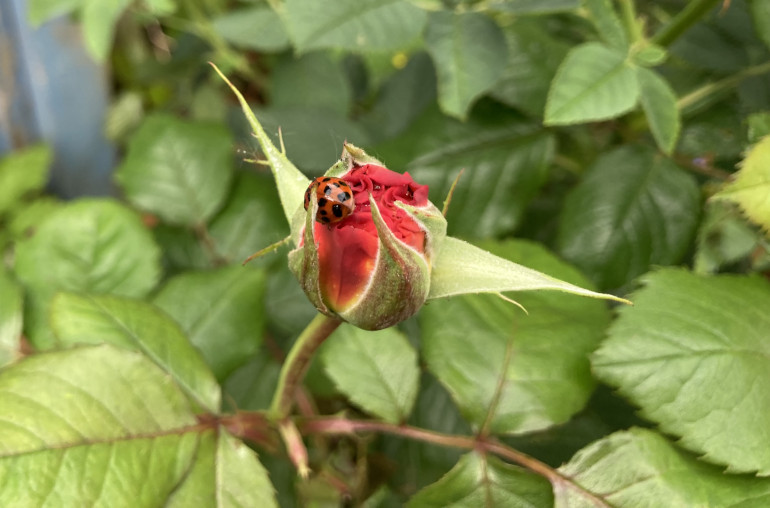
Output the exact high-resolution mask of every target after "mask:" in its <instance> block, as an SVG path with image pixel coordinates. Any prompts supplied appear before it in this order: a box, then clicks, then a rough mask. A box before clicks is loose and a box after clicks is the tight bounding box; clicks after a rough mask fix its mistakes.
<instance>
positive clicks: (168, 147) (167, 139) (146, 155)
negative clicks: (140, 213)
mask: <svg viewBox="0 0 770 508" xmlns="http://www.w3.org/2000/svg"><path fill="white" fill-rule="evenodd" d="M232 149H233V148H232V140H231V139H230V134H229V133H228V131H227V130H225V129H224V128H223V127H221V126H219V125H216V124H209V123H193V122H187V121H183V120H179V119H177V118H174V117H171V116H166V115H160V114H157V115H153V116H149V117H147V118H146V119H145V121H144V122H143V123H142V125H141V127H139V130H137V131H136V133H135V134H134V135H133V137H132V138H131V141H130V142H129V144H128V153H127V154H126V158H125V160H124V161H123V164H122V165H121V166H120V168H119V169H118V171H117V173H116V175H115V176H116V179H117V180H118V182H119V183H120V184H121V186H122V187H123V190H124V191H125V193H126V198H127V199H128V200H129V201H130V202H131V203H132V204H133V205H135V206H136V207H137V208H140V209H141V210H144V211H146V212H150V213H153V214H156V215H158V216H159V217H160V218H161V219H162V220H163V221H165V222H168V223H170V224H179V225H185V226H194V225H197V224H201V223H204V222H206V221H207V220H208V219H210V218H211V217H212V216H213V215H214V214H215V213H216V212H217V210H219V208H220V207H221V206H222V204H223V202H224V200H225V198H226V196H227V191H228V189H229V187H230V181H231V180H232V174H233V168H232V161H231V159H232Z"/></svg>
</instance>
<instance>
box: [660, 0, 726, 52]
mask: <svg viewBox="0 0 770 508" xmlns="http://www.w3.org/2000/svg"><path fill="white" fill-rule="evenodd" d="M720 1H721V0H692V1H690V2H689V3H688V4H687V6H686V7H685V8H684V9H682V11H681V12H679V14H677V15H676V16H674V18H673V19H672V20H671V22H669V23H668V24H666V25H665V26H664V27H663V28H661V29H660V31H658V33H656V34H655V35H654V36H653V37H652V38H651V39H650V42H652V43H653V44H657V45H658V46H663V47H667V46H669V45H670V44H671V43H672V42H674V41H675V40H676V39H677V38H679V36H680V35H682V34H683V33H684V32H686V31H687V29H689V28H690V27H691V26H692V25H694V24H695V23H696V22H697V21H698V20H699V19H700V18H701V17H703V15H705V14H706V13H707V12H708V11H710V10H711V9H713V8H714V6H716V5H717V4H718V3H719V2H720Z"/></svg>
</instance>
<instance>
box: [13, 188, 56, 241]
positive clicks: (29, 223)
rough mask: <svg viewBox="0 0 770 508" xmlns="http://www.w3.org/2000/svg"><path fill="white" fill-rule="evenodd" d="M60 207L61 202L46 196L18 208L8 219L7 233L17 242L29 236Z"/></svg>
mask: <svg viewBox="0 0 770 508" xmlns="http://www.w3.org/2000/svg"><path fill="white" fill-rule="evenodd" d="M61 207H62V202H61V201H58V200H57V199H54V198H52V197H48V196H46V197H39V198H37V199H34V200H33V201H30V202H29V203H25V204H23V205H21V206H18V207H16V208H15V209H14V211H13V214H12V215H11V217H10V221H9V223H8V231H10V233H11V236H12V237H13V238H14V239H17V240H18V239H21V238H24V237H28V236H31V235H32V234H33V233H34V232H35V230H36V229H37V227H38V226H39V225H40V224H42V223H43V221H44V220H45V219H46V218H48V216H50V215H51V214H53V213H54V212H55V211H56V210H58V209H59V208H61Z"/></svg>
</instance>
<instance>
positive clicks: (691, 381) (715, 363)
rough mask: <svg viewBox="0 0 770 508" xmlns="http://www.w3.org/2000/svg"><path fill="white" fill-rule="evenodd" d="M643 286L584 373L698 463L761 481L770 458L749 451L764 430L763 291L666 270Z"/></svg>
mask: <svg viewBox="0 0 770 508" xmlns="http://www.w3.org/2000/svg"><path fill="white" fill-rule="evenodd" d="M643 282H644V284H645V287H644V288H643V289H642V290H640V291H638V292H637V293H636V294H635V295H634V304H635V305H634V307H628V308H624V309H621V314H620V318H619V319H618V320H617V321H616V322H615V324H614V325H613V326H612V328H611V329H610V338H609V339H608V340H607V341H606V342H605V343H604V344H603V345H602V347H601V348H600V349H599V350H598V351H597V352H596V353H595V354H594V357H593V361H592V364H593V368H594V371H595V372H596V373H597V375H598V376H599V377H600V378H601V379H602V380H603V381H605V382H606V383H608V384H610V385H612V386H615V387H618V388H619V390H620V393H621V394H622V395H624V396H626V397H628V398H629V399H630V400H631V401H632V402H633V403H634V404H636V405H638V406H640V407H641V413H642V415H643V416H644V417H645V418H647V419H650V420H652V421H654V422H656V423H657V424H658V425H659V426H660V428H661V429H662V430H663V431H664V432H666V433H668V434H671V435H674V436H677V437H678V438H679V439H678V441H677V443H678V444H680V445H682V446H684V447H686V448H688V449H690V450H692V451H694V452H695V453H697V454H698V455H703V458H704V459H705V460H708V461H711V462H715V463H718V464H724V465H726V466H728V469H729V470H730V471H732V472H754V471H758V472H759V473H760V474H762V475H768V474H770V449H768V448H767V447H764V446H757V443H760V442H763V440H764V439H765V435H766V432H767V428H768V426H770V414H768V412H767V411H765V409H764V408H766V407H768V405H770V393H768V391H767V390H765V389H764V388H763V387H764V386H766V385H767V384H768V383H770V361H768V357H769V356H768V340H767V339H768V330H770V314H768V313H767V309H768V308H770V284H768V282H767V281H766V280H764V279H762V278H759V277H746V276H712V277H700V276H697V275H693V274H691V273H688V272H686V271H684V270H673V269H668V270H661V271H658V272H654V273H652V274H649V275H646V276H645V277H644V278H643ZM723 429H729V432H725V431H724V430H723Z"/></svg>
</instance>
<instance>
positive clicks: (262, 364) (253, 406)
mask: <svg viewBox="0 0 770 508" xmlns="http://www.w3.org/2000/svg"><path fill="white" fill-rule="evenodd" d="M280 373H281V364H280V363H279V362H278V361H277V360H276V359H275V358H273V357H272V356H271V354H270V351H269V350H268V349H267V348H266V347H264V346H263V347H262V348H260V350H259V351H258V352H257V354H256V355H254V356H253V357H252V358H251V359H250V360H249V363H247V364H246V365H244V366H242V367H240V368H239V369H237V370H236V371H235V372H233V373H232V374H231V375H230V376H228V378H227V380H226V381H225V384H224V392H225V400H226V401H231V402H232V403H233V404H234V405H235V407H237V408H238V409H240V410H252V411H257V410H262V409H267V408H268V407H270V402H271V401H272V400H273V393H274V392H275V388H276V386H278V377H279V375H280Z"/></svg>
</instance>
